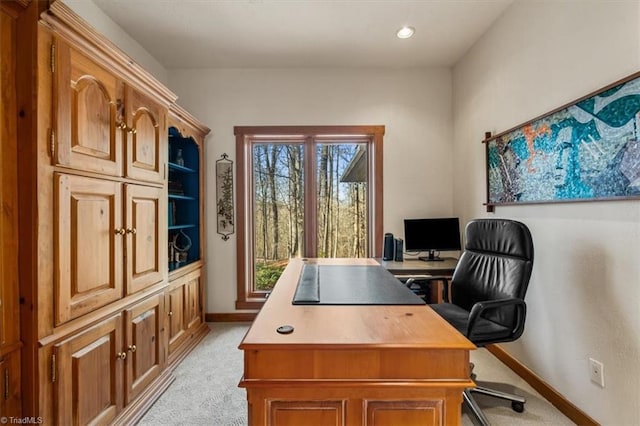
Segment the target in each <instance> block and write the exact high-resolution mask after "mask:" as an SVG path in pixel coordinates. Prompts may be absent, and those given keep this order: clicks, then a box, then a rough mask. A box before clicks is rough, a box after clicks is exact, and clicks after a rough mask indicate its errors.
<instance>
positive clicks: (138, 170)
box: [125, 86, 167, 182]
mask: <svg viewBox="0 0 640 426" xmlns="http://www.w3.org/2000/svg"><path fill="white" fill-rule="evenodd" d="M125 90H126V98H125V105H126V111H127V114H126V120H127V123H128V126H129V130H128V132H127V136H126V138H127V143H126V145H127V153H126V156H127V162H126V164H127V167H126V169H127V176H128V177H130V178H133V179H140V180H146V181H150V182H162V181H163V180H164V178H165V176H164V174H165V170H164V167H165V155H164V151H165V141H166V140H167V126H166V115H167V112H166V109H165V108H163V107H161V106H160V105H158V104H156V103H155V102H153V101H151V100H150V99H149V98H147V97H146V96H144V95H143V94H141V93H139V92H137V91H135V90H134V89H132V88H131V87H129V86H127V87H126V89H125Z"/></svg>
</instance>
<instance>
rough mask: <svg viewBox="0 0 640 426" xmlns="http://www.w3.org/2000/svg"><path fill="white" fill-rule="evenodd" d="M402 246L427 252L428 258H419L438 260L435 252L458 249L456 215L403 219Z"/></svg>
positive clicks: (458, 226) (458, 223)
mask: <svg viewBox="0 0 640 426" xmlns="http://www.w3.org/2000/svg"><path fill="white" fill-rule="evenodd" d="M404 247H405V250H406V251H424V252H429V256H428V258H422V257H421V258H420V259H421V260H438V256H437V253H436V252H439V251H452V250H460V248H461V247H460V222H459V220H458V218H457V217H446V218H437V219H405V220H404Z"/></svg>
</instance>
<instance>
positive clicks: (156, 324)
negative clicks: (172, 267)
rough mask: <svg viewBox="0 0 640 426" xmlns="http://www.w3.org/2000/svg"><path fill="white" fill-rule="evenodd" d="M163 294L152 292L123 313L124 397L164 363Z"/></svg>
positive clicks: (129, 396) (146, 382)
mask: <svg viewBox="0 0 640 426" xmlns="http://www.w3.org/2000/svg"><path fill="white" fill-rule="evenodd" d="M163 302H164V297H163V295H156V296H153V297H151V298H149V299H146V300H145V301H143V302H142V303H139V304H137V305H136V306H134V307H133V308H131V309H128V310H127V311H126V313H125V315H126V324H127V348H128V358H127V373H126V386H127V387H126V394H127V397H126V401H127V404H128V403H129V402H131V401H133V400H134V399H135V398H136V397H137V396H138V395H139V394H140V392H142V391H143V390H144V388H145V387H146V386H147V385H149V383H151V381H152V380H153V379H155V378H156V377H157V376H158V375H159V374H160V372H161V371H162V369H163V368H164V365H165V360H166V354H165V349H166V345H165V344H163V343H162V341H163V339H162V333H163V332H164V326H163V322H164V319H163V312H164V303H163Z"/></svg>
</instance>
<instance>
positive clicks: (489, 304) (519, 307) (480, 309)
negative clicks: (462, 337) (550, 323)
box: [467, 297, 527, 339]
mask: <svg viewBox="0 0 640 426" xmlns="http://www.w3.org/2000/svg"><path fill="white" fill-rule="evenodd" d="M505 306H515V307H516V315H517V319H516V328H515V329H514V330H512V333H513V334H514V335H516V336H519V335H520V334H521V333H522V330H523V329H524V316H525V314H526V313H527V304H526V303H525V302H524V300H522V299H519V298H515V297H514V298H507V299H497V300H485V301H482V302H477V303H476V304H474V305H473V306H472V307H471V312H470V313H469V323H468V325H467V338H469V339H470V338H471V336H472V334H473V329H474V326H475V323H476V321H477V320H478V318H481V317H482V314H483V313H484V312H485V311H487V310H491V309H499V308H503V307H505Z"/></svg>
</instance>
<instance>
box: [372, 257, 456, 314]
mask: <svg viewBox="0 0 640 426" xmlns="http://www.w3.org/2000/svg"><path fill="white" fill-rule="evenodd" d="M443 259H444V260H433V261H424V260H418V259H405V260H404V262H396V261H394V260H382V259H376V261H377V262H378V263H379V264H380V265H382V266H383V267H384V268H385V269H386V270H387V271H389V272H391V273H392V274H393V275H396V276H398V277H402V276H405V277H407V276H409V275H411V276H413V275H415V276H420V275H444V276H445V277H448V278H451V275H453V271H454V270H455V269H456V265H457V264H458V259H456V258H455V257H445V258H443ZM438 282H439V285H438V286H432V288H431V294H430V300H431V301H432V302H433V303H441V302H442V291H440V286H442V285H443V284H444V282H443V281H438Z"/></svg>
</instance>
